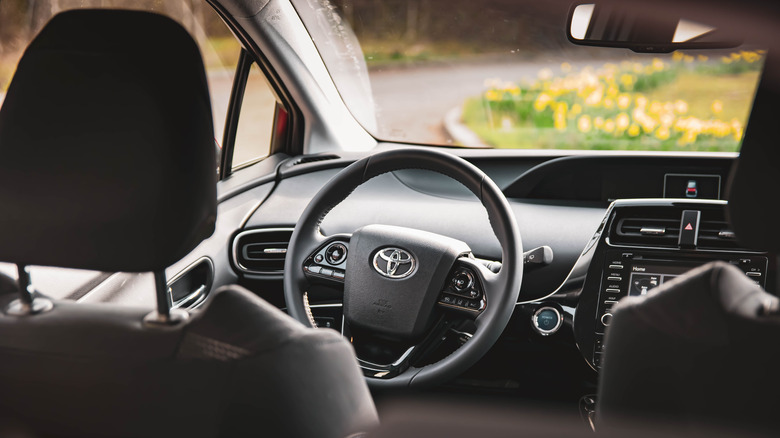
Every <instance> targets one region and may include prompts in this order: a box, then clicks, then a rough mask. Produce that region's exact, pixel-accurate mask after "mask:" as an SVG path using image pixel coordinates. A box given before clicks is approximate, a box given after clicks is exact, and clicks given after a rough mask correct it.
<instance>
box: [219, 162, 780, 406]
mask: <svg viewBox="0 0 780 438" xmlns="http://www.w3.org/2000/svg"><path fill="white" fill-rule="evenodd" d="M459 155H461V156H463V157H464V158H466V159H467V160H468V161H471V162H472V163H473V164H475V165H476V166H478V167H480V168H481V169H482V170H483V171H484V172H486V173H487V174H488V175H489V176H490V177H491V178H492V179H494V181H496V183H497V184H498V185H499V187H500V188H501V189H502V191H503V192H504V193H505V195H506V196H507V198H508V200H509V203H510V206H511V208H512V210H513V211H514V213H515V216H516V219H517V221H518V226H519V229H520V232H521V236H522V240H523V247H524V250H526V251H528V250H531V249H538V248H540V247H547V249H549V251H550V257H549V259H548V260H546V261H545V262H544V263H529V264H527V265H526V269H525V272H524V278H523V283H522V287H521V292H520V298H519V301H518V304H517V306H516V310H515V314H514V315H513V320H512V323H510V325H509V326H508V327H507V329H506V330H505V333H504V335H502V337H501V339H500V340H499V342H498V343H497V344H496V346H495V347H494V348H493V350H492V351H491V353H489V354H488V355H486V356H485V358H483V360H482V361H480V363H478V364H477V365H475V366H474V367H473V369H472V370H470V371H469V372H467V373H465V374H464V375H463V376H461V377H460V378H458V379H456V381H454V382H453V383H452V385H454V386H456V387H461V388H462V387H468V388H471V389H478V390H480V391H484V390H491V391H493V390H495V389H496V386H500V387H501V391H510V392H513V391H514V392H517V391H521V392H525V393H527V392H528V391H532V392H534V391H536V392H537V395H541V396H546V394H548V393H549V392H550V385H551V382H553V381H554V382H556V383H555V384H552V386H553V387H555V388H558V389H557V390H553V391H552V393H556V391H558V393H564V392H565V393H567V395H566V396H567V397H569V398H573V397H574V395H575V393H576V394H579V395H582V394H583V393H586V392H587V391H588V390H590V391H591V392H593V391H592V390H593V388H595V382H596V379H597V370H598V368H599V361H600V357H601V354H603V351H604V345H603V333H604V329H605V328H606V326H608V324H609V319H610V315H611V314H610V310H611V308H612V306H614V304H615V302H617V301H618V300H619V299H620V298H622V297H623V296H627V295H635V294H643V293H647V291H649V290H651V289H652V288H653V287H657V286H661V285H663V284H665V283H666V282H669V281H672V280H673V278H674V277H675V276H677V275H679V274H681V273H682V272H684V271H686V270H688V269H690V268H693V267H696V266H699V265H702V264H705V263H707V262H708V261H712V260H725V261H727V262H731V263H734V264H735V265H737V266H739V267H741V268H742V269H743V270H744V271H745V272H746V275H748V276H750V277H751V278H753V279H754V281H756V282H758V283H759V284H761V285H762V286H766V287H769V288H770V292H772V291H773V289H772V286H773V285H774V278H775V275H776V274H775V270H774V256H773V255H771V254H766V253H762V252H758V251H754V250H750V249H747V248H743V247H741V246H740V244H739V243H738V241H737V240H736V239H735V236H734V235H733V233H732V232H731V231H730V230H729V229H728V225H727V221H726V217H725V206H726V201H725V200H724V199H723V198H725V196H726V193H725V188H726V181H727V180H728V175H729V171H730V169H731V166H732V165H733V162H734V159H735V155H733V154H708V155H707V154H705V155H700V156H696V155H639V154H637V155H631V154H627V155H616V154H612V155H609V154H607V155H603V156H601V155H585V156H566V157H550V156H548V157H544V156H535V155H522V154H515V153H508V154H507V155H506V156H502V157H497V156H496V151H491V152H490V153H482V152H481V151H462V152H461V153H459ZM354 160H355V157H351V156H336V155H332V154H328V155H325V156H322V157H320V159H317V160H301V159H300V158H290V159H288V160H286V161H283V162H281V163H280V164H279V165H278V167H277V171H276V178H275V180H273V181H269V182H268V184H266V185H262V186H258V187H257V189H254V190H255V192H256V193H262V196H263V198H262V199H261V200H260V202H258V203H257V205H256V206H255V207H254V208H253V210H252V211H249V212H248V213H247V214H246V216H245V218H244V220H243V221H242V224H241V226H240V227H238V229H237V230H235V231H234V232H233V233H232V235H231V236H230V237H229V241H230V247H229V249H228V253H229V257H230V260H231V266H232V270H233V271H234V274H235V275H237V277H238V281H239V282H240V283H241V284H242V285H244V286H246V287H247V288H249V289H250V290H252V291H254V292H255V293H257V294H258V295H260V296H261V297H263V298H265V299H266V300H268V301H269V302H272V303H273V304H275V305H277V306H278V307H281V308H284V306H285V304H284V298H283V291H282V288H281V281H280V280H281V275H282V269H283V266H284V248H285V245H286V241H287V240H288V239H289V236H290V234H291V232H292V229H293V228H294V226H295V223H296V222H297V219H298V217H299V216H300V214H301V212H302V211H303V210H304V208H305V207H306V205H307V204H308V202H309V200H310V199H311V198H312V197H313V196H314V195H315V194H316V193H317V191H318V190H319V188H320V187H321V186H322V185H323V184H324V183H325V182H326V181H327V180H328V179H330V178H332V177H333V176H334V175H336V174H337V173H338V172H339V170H340V169H341V168H343V167H344V166H346V165H348V164H349V163H351V162H352V161H354ZM240 197H241V196H240V195H239V196H237V199H239V198H240ZM685 215H689V216H690V215H694V216H691V217H689V216H685ZM682 222H685V223H682ZM688 222H690V227H691V230H687V229H686V227H687V226H688V225H689V223H688ZM373 223H380V224H385V225H397V226H406V227H411V228H417V229H420V230H424V231H430V232H434V233H438V234H442V235H445V236H449V237H453V238H456V239H460V240H463V241H464V242H466V243H467V244H468V245H469V246H470V247H471V248H472V250H473V252H474V255H475V256H476V257H478V258H480V259H484V260H487V261H500V256H501V250H500V246H499V243H498V241H497V239H496V238H495V236H494V235H493V233H492V230H491V228H490V224H489V222H488V220H487V215H486V213H485V212H484V210H483V208H482V206H481V205H480V203H479V201H478V200H477V199H476V198H475V197H474V196H473V195H471V194H470V193H469V192H468V191H467V190H466V189H465V188H464V187H462V186H460V185H459V184H456V183H453V182H452V181H451V180H449V179H448V178H447V177H445V176H442V175H439V174H435V173H431V172H425V171H419V170H403V171H396V172H392V173H388V174H384V175H381V176H379V177H376V178H373V179H371V180H369V181H368V182H366V183H364V184H363V185H362V186H360V187H358V189H357V190H355V191H354V192H353V193H352V194H351V195H350V196H349V197H348V198H347V199H346V200H345V201H344V202H342V203H341V204H339V205H338V206H336V207H335V208H334V209H333V210H331V211H330V212H329V213H328V215H327V216H326V218H325V219H324V220H323V222H322V232H323V234H325V235H337V234H340V233H352V232H353V231H355V230H356V229H358V228H360V227H362V226H365V225H369V224H373ZM340 244H341V245H343V246H340V247H338V248H335V247H334V248H330V247H327V248H325V247H323V248H321V251H319V252H318V254H316V255H315V257H317V259H318V260H319V261H318V260H314V259H313V260H310V261H309V265H307V266H308V267H307V269H312V270H311V271H309V272H307V274H308V275H309V277H310V278H314V279H316V280H315V281H313V282H312V285H311V289H310V290H309V294H308V295H309V300H310V304H311V306H312V313H313V316H314V318H315V320H316V322H317V324H318V325H319V326H321V327H330V328H333V329H336V330H341V331H344V321H343V318H342V316H341V305H342V304H341V294H342V288H343V286H342V284H343V279H342V278H341V274H342V273H343V271H344V270H343V266H341V265H340V263H341V260H342V259H340V258H339V257H338V255H339V253H341V252H343V251H344V250H348V245H349V242H347V241H345V242H341V243H340ZM334 251H335V255H336V257H335V258H334ZM618 266H620V267H618ZM450 292H451V291H450ZM450 298H451V299H455V300H457V299H458V298H464V303H468V301H467V298H468V297H465V296H464V297H460V296H458V294H456V293H451V294H450ZM455 305H456V306H454V307H457V301H456V302H455ZM477 305H479V304H477ZM465 330H466V331H468V329H467V328H465ZM454 348H457V346H455V347H454ZM518 354H519V355H520V357H533V360H525V361H522V360H520V359H517V360H516V359H512V358H510V355H518ZM529 355H532V356H529ZM510 364H511V365H510ZM528 372H531V373H535V374H536V375H539V376H548V377H549V379H547V380H545V379H541V380H540V382H538V384H537V383H532V384H531V383H528V382H524V383H521V382H522V377H521V376H522V375H528V374H527V373H528ZM563 375H567V376H568V377H566V378H563V377H561V376H563ZM542 381H545V382H546V384H545V385H542V384H541V382H542ZM575 381H576V383H577V384H574V383H575ZM583 382H584V383H583ZM573 384H574V385H573ZM572 386H573V388H572ZM579 395H578V396H577V397H579Z"/></svg>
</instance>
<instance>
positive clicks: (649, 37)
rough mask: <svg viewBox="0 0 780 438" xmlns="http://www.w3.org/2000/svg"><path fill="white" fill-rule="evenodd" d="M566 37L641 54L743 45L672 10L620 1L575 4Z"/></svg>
mask: <svg viewBox="0 0 780 438" xmlns="http://www.w3.org/2000/svg"><path fill="white" fill-rule="evenodd" d="M566 35H567V36H568V38H569V41H571V42H572V43H574V44H579V45H585V46H602V47H621V48H627V49H631V50H633V51H635V52H640V53H669V52H673V51H675V50H679V49H717V48H731V47H736V46H739V45H740V44H741V43H742V42H741V41H739V40H737V39H735V38H730V37H728V36H726V35H723V34H722V32H720V31H719V30H718V29H716V28H715V27H712V26H708V25H706V24H702V23H698V22H696V21H695V20H691V19H688V18H686V17H680V16H679V15H677V14H674V13H673V12H670V11H668V10H664V11H659V10H658V9H657V8H652V4H651V5H649V6H641V5H638V4H637V3H633V2H632V3H631V4H628V5H622V4H620V3H619V2H601V3H583V4H574V5H573V6H572V8H571V9H570V11H569V19H568V24H567V28H566Z"/></svg>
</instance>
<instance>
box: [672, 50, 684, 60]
mask: <svg viewBox="0 0 780 438" xmlns="http://www.w3.org/2000/svg"><path fill="white" fill-rule="evenodd" d="M684 56H685V54H684V53H683V52H680V51H676V52H674V53H672V61H682V59H683V57H684Z"/></svg>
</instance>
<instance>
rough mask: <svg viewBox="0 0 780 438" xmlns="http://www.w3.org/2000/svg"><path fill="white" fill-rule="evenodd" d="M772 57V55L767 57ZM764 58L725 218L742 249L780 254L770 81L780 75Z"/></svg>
mask: <svg viewBox="0 0 780 438" xmlns="http://www.w3.org/2000/svg"><path fill="white" fill-rule="evenodd" d="M768 56H769V57H771V56H772V55H771V53H770V54H769V55H768ZM775 64H776V63H775V62H773V60H772V59H770V58H767V60H766V63H765V69H764V72H763V75H762V79H761V82H760V83H759V86H758V90H757V92H756V98H755V101H754V103H753V110H752V112H751V114H750V119H749V121H748V127H747V130H746V131H745V138H744V140H743V142H742V149H741V150H740V153H739V159H738V160H737V163H736V165H735V167H734V168H733V169H732V172H731V176H730V181H729V187H728V192H727V193H728V195H727V196H728V200H729V205H728V210H727V211H728V218H729V222H730V223H731V226H732V229H733V230H734V233H735V234H736V236H737V239H738V240H739V241H740V243H742V244H743V245H744V246H746V247H748V248H751V249H757V250H766V251H780V226H778V224H780V205H779V204H778V202H777V198H778V194H780V148H778V146H777V110H776V108H777V102H778V99H780V94H778V93H777V91H775V90H776V89H775V88H773V87H771V86H770V85H771V82H769V81H770V80H771V79H775V80H776V78H777V77H780V76H778V74H780V69H778V68H777V67H776V66H775Z"/></svg>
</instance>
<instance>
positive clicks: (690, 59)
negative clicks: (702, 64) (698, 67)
mask: <svg viewBox="0 0 780 438" xmlns="http://www.w3.org/2000/svg"><path fill="white" fill-rule="evenodd" d="M683 61H685V62H687V63H689V64H690V63H691V62H693V56H690V55H685V56H684V57H683Z"/></svg>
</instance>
